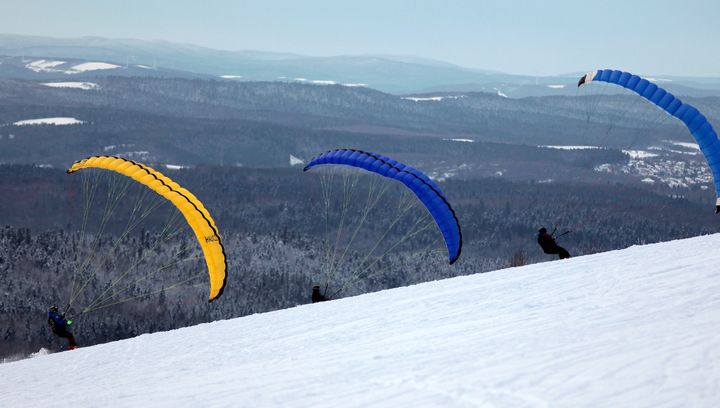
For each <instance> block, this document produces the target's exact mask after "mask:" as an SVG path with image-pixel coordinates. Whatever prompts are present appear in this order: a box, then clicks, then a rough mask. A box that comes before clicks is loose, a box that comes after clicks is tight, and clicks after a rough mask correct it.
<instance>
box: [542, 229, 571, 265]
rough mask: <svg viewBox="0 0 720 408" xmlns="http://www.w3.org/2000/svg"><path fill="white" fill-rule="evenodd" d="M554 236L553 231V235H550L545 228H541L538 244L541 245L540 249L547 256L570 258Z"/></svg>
mask: <svg viewBox="0 0 720 408" xmlns="http://www.w3.org/2000/svg"><path fill="white" fill-rule="evenodd" d="M554 234H555V231H553V233H552V234H548V232H547V229H546V228H545V227H542V228H540V229H539V230H538V236H537V242H538V244H539V245H540V248H542V250H543V252H545V253H546V254H552V255H555V254H557V255H558V256H559V257H560V259H565V258H570V253H569V252H568V251H567V250H566V249H565V248H563V247H561V246H560V245H558V244H557V242H555V238H554V237H553V235H554Z"/></svg>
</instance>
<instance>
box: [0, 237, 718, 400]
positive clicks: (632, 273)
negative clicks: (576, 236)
mask: <svg viewBox="0 0 720 408" xmlns="http://www.w3.org/2000/svg"><path fill="white" fill-rule="evenodd" d="M719 248H720V234H716V235H711V236H704V237H698V238H692V239H687V240H681V241H673V242H668V243H661V244H654V245H647V246H636V247H631V248H628V249H626V250H621V251H613V252H607V253H602V254H597V255H592V256H584V257H578V258H573V259H570V260H565V261H557V262H549V263H543V264H536V265H530V266H526V267H520V268H512V269H505V270H499V271H496V272H491V273H485V274H478V275H474V276H466V277H460V278H455V279H448V280H442V281H436V282H430V283H426V284H422V285H417V286H411V287H405V288H399V289H395V290H388V291H383V292H378V293H372V294H368V295H364V296H358V297H354V298H347V299H341V300H336V301H331V302H326V303H321V304H315V305H304V306H300V307H295V308H292V309H287V310H281V311H276V312H272V313H264V314H257V315H253V316H247V317H243V318H238V319H233V320H226V321H218V322H214V323H209V324H202V325H198V326H194V327H189V328H185V329H180V330H175V331H170V332H163V333H155V334H150V335H142V336H139V337H136V338H133V339H129V340H125V341H118V342H114V343H108V344H103V345H99V346H95V347H87V348H81V349H78V350H75V351H69V352H63V353H56V354H50V355H45V356H39V357H35V358H32V359H28V360H23V361H17V362H12V363H7V364H2V365H0V378H2V381H1V382H0V406H1V407H52V406H63V405H71V406H73V407H98V406H122V407H130V406H143V407H144V406H164V407H177V406H183V407H205V406H211V407H310V406H312V407H368V406H371V407H718V406H720V269H719V268H718V265H720V250H719ZM308 295H309V293H308ZM38 318H44V317H42V316H39V317H38ZM79 341H80V342H82V339H79ZM58 344H59V343H58Z"/></svg>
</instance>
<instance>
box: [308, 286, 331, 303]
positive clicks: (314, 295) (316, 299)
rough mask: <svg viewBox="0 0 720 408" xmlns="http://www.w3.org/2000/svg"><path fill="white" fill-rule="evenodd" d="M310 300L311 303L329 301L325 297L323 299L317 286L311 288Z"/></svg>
mask: <svg viewBox="0 0 720 408" xmlns="http://www.w3.org/2000/svg"><path fill="white" fill-rule="evenodd" d="M311 299H312V302H313V303H317V302H324V301H326V300H330V299H328V298H327V297H325V295H323V294H322V293H320V286H318V285H315V286H313V288H312V296H311Z"/></svg>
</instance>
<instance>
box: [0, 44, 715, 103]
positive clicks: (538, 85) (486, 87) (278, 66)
mask: <svg viewBox="0 0 720 408" xmlns="http://www.w3.org/2000/svg"><path fill="white" fill-rule="evenodd" d="M0 55H6V56H15V57H24V58H38V59H41V58H61V59H77V60H87V61H101V62H108V63H114V64H118V65H122V66H127V67H132V66H139V65H142V66H148V67H153V68H157V72H155V74H157V76H178V77H193V76H199V77H209V76H210V77H221V76H224V77H225V78H226V79H238V80H247V81H301V82H302V81H309V82H312V81H316V82H318V83H330V82H334V83H341V84H343V83H344V84H354V85H362V86H367V87H370V88H374V89H378V90H381V91H383V92H388V93H395V94H410V93H418V92H429V91H438V90H440V91H484V92H492V93H498V94H503V95H507V96H509V97H525V96H546V95H571V94H572V92H573V90H574V86H575V84H576V83H577V76H576V75H573V74H563V75H558V76H544V77H536V76H528V75H512V74H506V73H502V72H498V71H492V70H481V69H471V68H465V67H461V66H458V65H454V64H451V63H448V62H444V61H437V60H433V59H428V58H423V57H417V56H393V55H380V54H366V55H340V56H330V57H311V56H304V55H298V54H293V53H276V52H264V51H224V50H215V49H211V48H207V47H201V46H197V45H191V44H181V43H172V42H168V41H145V40H135V39H106V38H101V37H81V38H69V39H66V38H49V37H33V36H22V35H11V34H0ZM588 68H589V69H592V68H606V67H588ZM24 74H28V73H24ZM124 74H125V75H128V74H131V75H133V74H134V73H133V72H129V73H128V72H126V73H124ZM137 74H138V75H141V76H145V75H148V74H149V73H147V72H138V73H137ZM17 75H18V73H17V72H15V73H12V74H9V73H8V72H6V71H5V70H3V69H2V66H1V65H0V78H1V77H5V78H7V77H10V78H18V76H17ZM28 75H29V74H28ZM22 78H24V79H36V78H26V77H22ZM662 78H663V79H667V80H669V82H667V83H666V85H667V87H668V88H669V89H670V90H672V91H674V92H676V93H678V94H679V95H691V96H712V95H720V78H682V77H666V76H662ZM561 85H562V86H561Z"/></svg>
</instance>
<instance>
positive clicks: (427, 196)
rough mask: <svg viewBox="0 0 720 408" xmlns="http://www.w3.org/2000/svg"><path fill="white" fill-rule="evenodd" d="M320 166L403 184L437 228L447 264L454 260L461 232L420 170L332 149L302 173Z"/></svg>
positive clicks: (437, 189) (436, 189)
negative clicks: (352, 169) (354, 169)
mask: <svg viewBox="0 0 720 408" xmlns="http://www.w3.org/2000/svg"><path fill="white" fill-rule="evenodd" d="M323 164H339V165H345V166H351V167H357V168H361V169H364V170H367V171H369V172H372V173H376V174H379V175H381V176H384V177H388V178H390V179H393V180H397V181H399V182H401V183H403V184H404V185H405V186H406V187H407V188H409V189H410V190H411V191H412V192H413V193H414V194H415V196H416V197H417V198H418V199H419V200H420V202H421V203H422V204H423V205H424V206H425V208H426V209H427V211H428V212H429V213H430V215H431V216H432V218H433V219H434V221H435V223H436V224H437V226H438V227H439V228H440V231H441V232H442V235H443V238H444V240H445V245H446V247H447V251H448V260H449V262H450V264H453V263H455V261H457V260H458V258H459V257H460V252H461V250H462V232H461V230H460V223H459V222H458V219H457V216H456V215H455V211H454V210H453V209H452V207H451V206H450V203H449V202H448V200H447V198H446V197H445V195H444V194H443V192H442V190H441V189H440V187H438V185H437V184H435V183H434V182H433V181H432V180H430V178H429V177H428V176H426V175H425V174H424V173H422V172H421V171H420V170H417V169H415V168H413V167H410V166H407V165H405V164H403V163H400V162H398V161H397V160H393V159H391V158H389V157H387V156H382V155H379V154H376V153H372V152H365V151H362V150H354V149H336V150H330V151H327V152H325V153H322V154H320V155H318V156H316V157H315V158H313V159H312V160H310V162H309V163H308V164H307V166H305V168H304V169H303V170H304V171H307V170H309V169H311V168H313V167H315V166H318V165H323Z"/></svg>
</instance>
